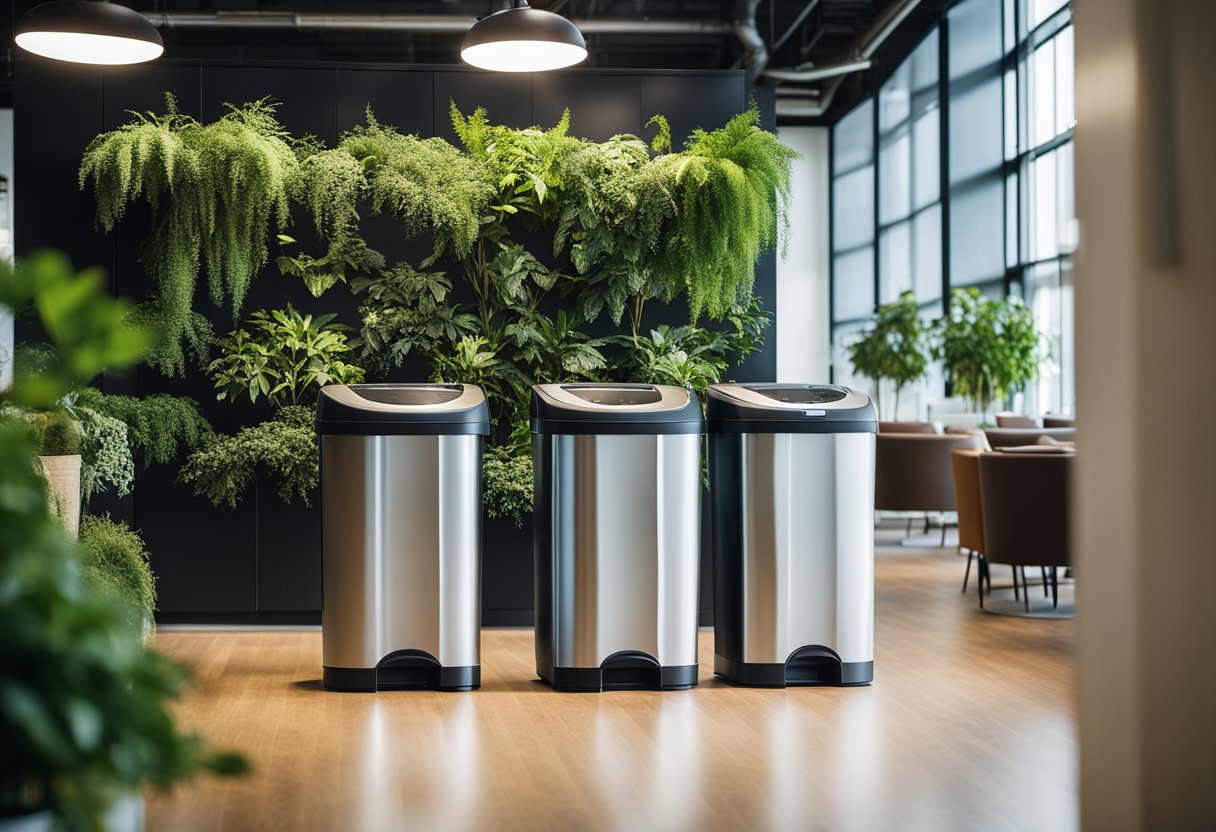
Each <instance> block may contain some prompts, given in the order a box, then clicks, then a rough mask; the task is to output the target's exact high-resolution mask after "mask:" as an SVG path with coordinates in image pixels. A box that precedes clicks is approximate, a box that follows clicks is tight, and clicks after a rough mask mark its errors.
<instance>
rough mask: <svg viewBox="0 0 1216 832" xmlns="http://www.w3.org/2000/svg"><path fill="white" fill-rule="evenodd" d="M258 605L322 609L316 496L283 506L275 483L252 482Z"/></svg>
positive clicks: (296, 608)
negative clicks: (255, 526) (256, 483)
mask: <svg viewBox="0 0 1216 832" xmlns="http://www.w3.org/2000/svg"><path fill="white" fill-rule="evenodd" d="M257 520H258V522H257V551H258V557H257V608H258V609H259V610H316V609H320V608H321V494H320V490H319V489H318V490H316V491H314V493H313V495H312V505H311V506H306V505H304V504H302V503H295V504H292V505H288V504H286V503H284V502H283V501H282V500H280V499H279V498H278V496H277V495H276V494H275V488H274V483H270V482H258V485H257Z"/></svg>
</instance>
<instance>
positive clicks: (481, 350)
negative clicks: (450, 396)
mask: <svg viewBox="0 0 1216 832" xmlns="http://www.w3.org/2000/svg"><path fill="white" fill-rule="evenodd" d="M431 381H433V382H436V383H439V384H476V385H477V386H478V387H480V388H481V389H482V390H483V391H484V392H485V394H486V399H487V400H488V403H489V404H490V415H491V418H492V419H493V420H494V421H495V422H496V423H511V422H513V421H515V419H516V417H517V416H518V415H519V414H520V412H521V410H522V409H523V408H524V407H525V405H524V404H523V396H524V393H526V392H527V390H528V388H529V386H530V381H529V380H528V377H527V376H526V375H524V373H523V372H522V371H520V370H519V368H518V367H516V366H515V365H514V364H513V363H511V362H510V361H506V360H504V359H502V358H500V357H499V355H498V351H497V350H495V349H494V348H493V347H492V346H491V344H490V342H489V341H487V340H486V339H485V338H481V337H473V336H471V335H465V336H464V337H462V338H461V339H460V340H459V341H457V342H456V343H455V344H454V345H453V350H452V353H451V354H450V355H443V354H439V355H436V356H435V360H434V365H433V369H432V370H431Z"/></svg>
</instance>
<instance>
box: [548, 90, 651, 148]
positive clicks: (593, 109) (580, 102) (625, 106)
mask: <svg viewBox="0 0 1216 832" xmlns="http://www.w3.org/2000/svg"><path fill="white" fill-rule="evenodd" d="M641 96H642V92H641V82H640V80H639V79H638V76H636V75H560V74H559V75H534V76H533V77H532V119H533V121H535V122H536V124H537V125H539V126H540V127H545V128H548V127H552V126H553V125H554V124H557V122H558V119H560V118H561V117H562V111H563V110H565V109H566V108H567V107H569V108H570V135H572V136H578V137H579V138H583V139H591V140H592V141H597V142H602V141H606V140H607V139H610V138H612V137H613V136H615V135H616V134H618V133H632V134H634V135H635V136H640V135H641V134H642V125H643V124H645V120H646V118H649V116H645V117H643V115H642V109H641V103H642V102H641Z"/></svg>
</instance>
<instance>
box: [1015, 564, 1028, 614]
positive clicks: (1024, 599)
mask: <svg viewBox="0 0 1216 832" xmlns="http://www.w3.org/2000/svg"><path fill="white" fill-rule="evenodd" d="M1015 568H1017V567H1015ZM1021 570H1022V603H1023V604H1024V605H1025V609H1026V612H1030V587H1029V586H1027V585H1026V567H1025V566H1023V567H1021Z"/></svg>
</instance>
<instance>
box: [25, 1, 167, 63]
mask: <svg viewBox="0 0 1216 832" xmlns="http://www.w3.org/2000/svg"><path fill="white" fill-rule="evenodd" d="M13 40H15V41H16V42H17V45H18V46H20V47H21V48H22V49H25V50H26V51H28V52H33V53H34V54H35V55H42V56H43V57H44V58H54V59H55V60H57V61H71V62H72V63H78V64H138V63H142V62H143V61H150V60H152V59H154V58H159V57H160V55H161V53H162V52H164V51H165V44H164V41H162V40H161V39H160V32H158V31H156V27H155V26H153V25H152V23H151V22H150V21H149V20H148V19H147V18H145V17H144V16H143V15H141V14H140V13H139V12H137V11H135V10H134V9H130V8H128V7H126V6H119V5H116V4H114V3H108V2H105V0H56V2H52V3H43V4H42V5H40V6H35V7H34V8H32V9H30V10H29V11H28V12H26V13H25V14H24V15H23V16H22V17H21V20H20V21H18V23H17V30H16V35H15V37H14V38H13Z"/></svg>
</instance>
